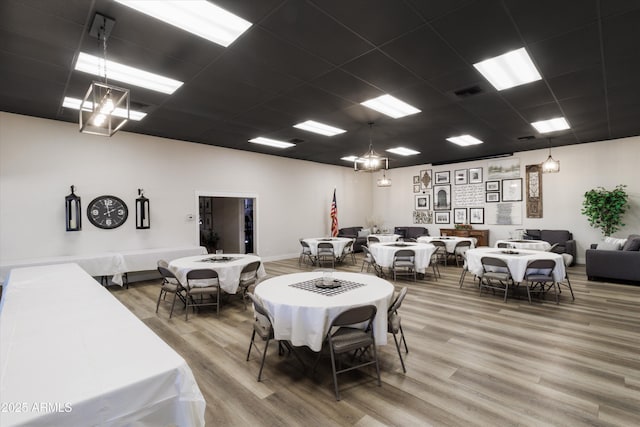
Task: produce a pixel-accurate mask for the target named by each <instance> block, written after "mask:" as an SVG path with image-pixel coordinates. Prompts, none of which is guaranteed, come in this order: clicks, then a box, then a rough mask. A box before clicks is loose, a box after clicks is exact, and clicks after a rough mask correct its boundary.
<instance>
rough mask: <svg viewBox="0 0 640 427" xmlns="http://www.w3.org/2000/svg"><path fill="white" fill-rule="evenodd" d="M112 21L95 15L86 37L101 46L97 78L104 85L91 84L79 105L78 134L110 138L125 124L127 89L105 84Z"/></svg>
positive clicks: (106, 82) (113, 21)
mask: <svg viewBox="0 0 640 427" xmlns="http://www.w3.org/2000/svg"><path fill="white" fill-rule="evenodd" d="M114 24H115V20H113V19H111V18H107V17H106V16H104V15H101V14H99V13H96V15H95V16H94V18H93V23H92V24H91V29H90V31H89V34H91V35H92V36H94V37H97V38H98V40H100V41H101V42H102V51H103V60H102V61H101V66H100V68H101V69H100V70H98V74H100V75H103V76H104V82H98V81H94V82H93V83H91V86H89V90H88V91H87V94H86V95H85V97H84V99H83V100H82V104H80V132H82V133H90V134H92V135H102V136H112V135H113V134H114V133H116V132H117V131H118V130H119V129H120V128H122V126H124V125H125V123H127V120H129V89H123V88H121V87H118V86H114V85H111V84H109V81H108V79H107V38H108V37H109V34H110V33H111V29H112V28H113V26H114Z"/></svg>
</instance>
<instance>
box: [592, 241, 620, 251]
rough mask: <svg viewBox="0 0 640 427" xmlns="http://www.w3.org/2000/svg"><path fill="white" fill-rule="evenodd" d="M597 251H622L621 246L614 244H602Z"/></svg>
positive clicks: (599, 244)
mask: <svg viewBox="0 0 640 427" xmlns="http://www.w3.org/2000/svg"><path fill="white" fill-rule="evenodd" d="M597 249H599V250H601V251H617V250H620V245H619V244H617V243H612V242H600V243H598V247H597Z"/></svg>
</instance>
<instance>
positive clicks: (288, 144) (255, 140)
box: [249, 136, 296, 148]
mask: <svg viewBox="0 0 640 427" xmlns="http://www.w3.org/2000/svg"><path fill="white" fill-rule="evenodd" d="M249 142H253V143H254V144H262V145H268V146H269V147H276V148H289V147H293V146H295V145H296V144H293V143H291V142H285V141H278V140H277V139H271V138H263V137H261V136H259V137H257V138H253V139H250V140H249Z"/></svg>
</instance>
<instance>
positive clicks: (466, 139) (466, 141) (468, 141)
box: [447, 135, 482, 147]
mask: <svg viewBox="0 0 640 427" xmlns="http://www.w3.org/2000/svg"><path fill="white" fill-rule="evenodd" d="M447 141H449V142H453V143H454V144H457V145H460V146H462V147H466V146H469V145H476V144H482V141H480V140H479V139H477V138H474V137H473V136H471V135H460V136H452V137H451V138H447Z"/></svg>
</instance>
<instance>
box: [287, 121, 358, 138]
mask: <svg viewBox="0 0 640 427" xmlns="http://www.w3.org/2000/svg"><path fill="white" fill-rule="evenodd" d="M293 127H294V128H298V129H302V130H306V131H309V132H314V133H319V134H320V135H325V136H333V135H338V134H340V133H345V132H346V130H344V129H340V128H336V127H333V126H329V125H325V124H324V123H319V122H316V121H313V120H307V121H306V122H302V123H298V124H297V125H293Z"/></svg>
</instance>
